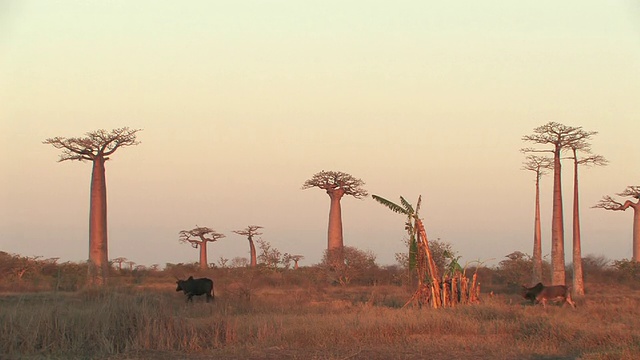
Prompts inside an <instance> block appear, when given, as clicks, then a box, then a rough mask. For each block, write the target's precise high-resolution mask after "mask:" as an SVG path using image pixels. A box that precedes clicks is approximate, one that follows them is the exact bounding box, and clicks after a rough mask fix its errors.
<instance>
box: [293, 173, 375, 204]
mask: <svg viewBox="0 0 640 360" xmlns="http://www.w3.org/2000/svg"><path fill="white" fill-rule="evenodd" d="M362 186H364V181H362V180H360V179H357V178H355V177H353V176H351V175H349V174H346V173H343V172H341V171H324V170H322V171H320V172H319V173H316V174H315V175H313V177H312V178H311V179H309V180H307V181H305V182H304V184H303V185H302V189H303V190H305V189H309V188H312V187H317V188H320V189H323V190H326V191H327V193H328V194H331V193H332V192H334V191H337V190H340V191H342V192H343V194H344V195H351V196H353V197H355V198H356V199H361V198H364V197H366V196H367V195H369V194H368V193H367V191H366V190H364V189H363V188H362Z"/></svg>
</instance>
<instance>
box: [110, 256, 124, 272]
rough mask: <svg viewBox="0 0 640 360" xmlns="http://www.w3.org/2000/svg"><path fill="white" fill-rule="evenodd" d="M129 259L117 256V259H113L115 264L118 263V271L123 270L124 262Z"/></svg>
mask: <svg viewBox="0 0 640 360" xmlns="http://www.w3.org/2000/svg"><path fill="white" fill-rule="evenodd" d="M127 260H128V259H127V258H126V257H122V256H121V257H117V258H115V259H112V260H111V262H113V263H114V264H118V271H120V272H121V271H122V263H123V262H126V261H127Z"/></svg>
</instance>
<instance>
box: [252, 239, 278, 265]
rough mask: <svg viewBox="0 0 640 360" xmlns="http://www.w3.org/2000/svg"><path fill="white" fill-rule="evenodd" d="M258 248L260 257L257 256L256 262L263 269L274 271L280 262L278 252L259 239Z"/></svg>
mask: <svg viewBox="0 0 640 360" xmlns="http://www.w3.org/2000/svg"><path fill="white" fill-rule="evenodd" d="M257 243H258V248H259V249H260V255H258V261H259V262H260V264H262V265H264V266H265V267H267V268H269V269H271V270H275V269H277V268H278V265H279V264H280V263H281V261H282V253H281V252H280V250H278V249H276V248H275V247H273V246H272V245H271V244H270V243H269V242H268V241H266V240H262V239H259V240H257Z"/></svg>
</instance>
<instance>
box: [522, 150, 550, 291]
mask: <svg viewBox="0 0 640 360" xmlns="http://www.w3.org/2000/svg"><path fill="white" fill-rule="evenodd" d="M552 167H553V160H552V159H550V158H547V157H542V156H535V155H529V156H527V159H526V160H525V162H524V164H523V166H522V169H523V170H529V171H533V172H535V173H536V200H535V201H536V209H535V215H534V225H533V271H532V278H531V282H532V283H533V284H537V283H539V282H542V231H541V230H540V178H541V177H542V176H543V175H546V173H547V172H546V170H547V169H550V168H552Z"/></svg>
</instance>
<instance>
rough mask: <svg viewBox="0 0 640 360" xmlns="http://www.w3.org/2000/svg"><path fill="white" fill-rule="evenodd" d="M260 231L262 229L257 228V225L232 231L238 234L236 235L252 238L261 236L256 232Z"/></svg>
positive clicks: (260, 227)
mask: <svg viewBox="0 0 640 360" xmlns="http://www.w3.org/2000/svg"><path fill="white" fill-rule="evenodd" d="M260 229H263V227H262V226H258V225H249V226H247V227H246V228H245V229H242V230H233V232H234V233H236V234H238V235H243V236H248V237H253V236H256V235H262V233H261V232H258V230H260Z"/></svg>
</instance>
